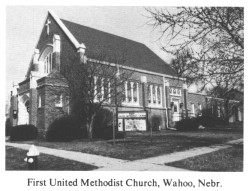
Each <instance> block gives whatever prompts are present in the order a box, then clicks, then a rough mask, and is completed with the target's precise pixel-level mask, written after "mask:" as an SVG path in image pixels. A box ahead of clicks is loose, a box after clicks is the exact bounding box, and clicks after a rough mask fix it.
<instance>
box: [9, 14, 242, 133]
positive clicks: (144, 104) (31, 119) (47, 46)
mask: <svg viewBox="0 0 249 191" xmlns="http://www.w3.org/2000/svg"><path fill="white" fill-rule="evenodd" d="M96 47H101V48H103V50H105V51H106V50H107V51H106V52H108V53H110V54H112V53H117V52H118V53H122V52H125V54H126V60H127V61H126V62H125V63H124V64H123V65H122V66H120V67H122V68H124V69H126V70H132V71H133V72H134V74H133V75H132V78H131V79H130V80H129V81H127V82H126V83H125V98H124V100H123V102H122V103H121V105H119V108H118V110H119V114H118V120H119V130H120V131H122V129H125V130H126V131H132V130H142V131H143V130H148V125H147V124H151V125H152V123H153V121H154V119H155V118H158V119H159V120H158V121H159V124H158V128H159V129H167V128H169V127H172V126H173V125H174V123H175V122H176V121H179V120H180V119H181V118H182V117H183V116H184V115H185V116H186V113H187V115H189V116H190V117H193V116H196V115H198V114H199V113H200V112H201V110H202V109H204V108H205V107H207V105H208V103H211V101H212V100H214V99H213V98H211V97H208V96H206V95H202V94H195V93H189V92H188V89H187V86H186V84H185V80H184V79H183V78H179V77H177V75H176V73H175V71H174V70H173V69H172V68H171V67H170V66H169V65H167V64H166V63H165V62H164V61H163V60H162V59H161V58H159V57H158V56H157V55H156V54H155V53H154V52H152V51H151V50H150V49H149V48H148V47H146V46H145V45H144V44H142V43H139V42H135V41H132V40H129V39H126V38H123V37H119V36H116V35H113V34H109V33H106V32H102V31H99V30H96V29H93V28H89V27H86V26H83V25H80V24H76V23H73V22H70V21H67V20H64V19H60V18H59V17H57V16H56V14H54V13H53V12H52V11H49V12H48V16H47V18H46V20H45V23H44V27H43V29H42V31H41V35H40V38H39V40H38V43H37V45H36V47H35V51H34V55H33V57H32V59H31V62H30V65H29V68H28V70H27V73H26V78H25V80H24V81H22V82H20V83H19V84H15V85H14V87H13V91H12V94H11V100H10V102H11V104H10V105H11V106H10V115H9V116H10V120H11V123H12V125H14V126H15V125H21V124H33V125H35V126H36V127H37V128H38V129H39V130H40V131H46V129H47V128H48V127H49V125H50V124H51V123H52V121H53V120H54V119H56V118H57V117H59V116H61V115H64V114H70V106H69V104H68V103H67V101H68V100H66V99H65V98H64V97H63V94H60V95H57V97H56V99H51V95H50V94H49V90H48V89H49V88H51V87H54V88H60V89H62V90H63V89H65V91H67V90H66V88H67V87H66V84H65V83H64V82H58V81H57V82H55V81H54V78H53V73H54V71H60V68H61V66H62V65H63V64H65V62H67V61H68V57H69V56H70V55H73V54H79V55H80V56H81V57H82V56H83V57H85V58H87V59H92V58H91V55H94V54H95V48H96ZM100 64H101V63H100ZM114 65H115V63H114ZM128 87H132V88H128ZM216 101H217V100H216ZM219 102H222V100H220V101H219ZM230 102H231V103H234V104H237V103H239V101H236V100H230ZM106 107H110V108H111V107H114V105H113V102H112V101H111V102H110V103H109V105H107V106H106ZM217 109H218V112H217V115H220V113H219V110H220V111H222V106H219V107H218V108H216V110H217ZM186 111H187V112H186ZM242 118H243V111H242V109H241V108H237V110H236V112H235V113H234V115H233V116H232V117H230V119H229V121H230V122H235V121H242V120H243V119H242Z"/></svg>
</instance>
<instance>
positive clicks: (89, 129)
mask: <svg viewBox="0 0 249 191" xmlns="http://www.w3.org/2000/svg"><path fill="white" fill-rule="evenodd" d="M95 116H96V113H94V114H93V115H92V116H91V117H90V119H89V120H87V134H88V139H92V138H93V120H94V118H95Z"/></svg>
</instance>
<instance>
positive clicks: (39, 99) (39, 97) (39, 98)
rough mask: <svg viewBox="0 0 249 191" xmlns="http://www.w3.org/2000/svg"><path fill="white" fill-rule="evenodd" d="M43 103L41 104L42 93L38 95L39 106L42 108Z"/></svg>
mask: <svg viewBox="0 0 249 191" xmlns="http://www.w3.org/2000/svg"><path fill="white" fill-rule="evenodd" d="M41 107H42V104H41V95H39V96H38V108H41Z"/></svg>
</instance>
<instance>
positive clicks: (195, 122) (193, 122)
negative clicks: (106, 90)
mask: <svg viewBox="0 0 249 191" xmlns="http://www.w3.org/2000/svg"><path fill="white" fill-rule="evenodd" d="M199 125H200V121H199V119H198V118H187V119H182V120H181V121H178V122H176V125H175V128H176V129H177V130H178V131H195V130H198V128H199Z"/></svg>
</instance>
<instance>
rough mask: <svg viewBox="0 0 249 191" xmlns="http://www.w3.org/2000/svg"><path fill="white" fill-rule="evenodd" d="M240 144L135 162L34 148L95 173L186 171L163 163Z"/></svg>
mask: <svg viewBox="0 0 249 191" xmlns="http://www.w3.org/2000/svg"><path fill="white" fill-rule="evenodd" d="M241 143H243V139H238V140H233V141H229V142H227V143H225V144H221V145H212V146H208V147H199V148H194V149H190V150H186V151H181V152H176V153H171V154H166V155H161V156H157V157H151V158H147V159H141V160H135V161H128V160H121V159H115V158H110V157H104V156H100V155H94V154H87V153H81V152H75V151H66V150H59V149H51V148H47V147H41V146H36V147H37V149H38V150H39V151H40V152H41V153H44V154H49V155H53V156H57V157H61V158H65V159H69V160H74V161H78V162H82V163H86V164H91V165H94V166H97V167H99V168H98V169H96V170H97V171H145V170H149V171H187V170H186V169H180V168H175V167H170V166H165V163H170V162H175V161H179V160H183V159H187V158H190V157H195V156H199V155H203V154H207V153H211V152H214V151H218V150H220V149H226V148H229V147H232V145H233V144H241ZM6 146H12V147H16V148H20V149H24V150H28V149H29V148H30V146H31V145H29V144H18V143H10V142H6Z"/></svg>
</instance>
